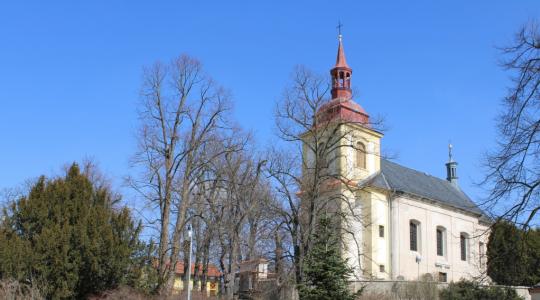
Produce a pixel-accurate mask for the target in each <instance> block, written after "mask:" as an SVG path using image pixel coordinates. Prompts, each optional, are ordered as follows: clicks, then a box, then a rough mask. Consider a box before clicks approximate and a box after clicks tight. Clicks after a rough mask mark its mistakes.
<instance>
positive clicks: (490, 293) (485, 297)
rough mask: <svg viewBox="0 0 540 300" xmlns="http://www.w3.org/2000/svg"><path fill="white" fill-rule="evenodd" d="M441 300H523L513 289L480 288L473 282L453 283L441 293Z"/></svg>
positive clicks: (497, 287)
mask: <svg viewBox="0 0 540 300" xmlns="http://www.w3.org/2000/svg"><path fill="white" fill-rule="evenodd" d="M440 299H441V300H521V299H523V298H521V297H519V296H518V295H517V293H516V291H515V290H514V289H512V288H506V287H499V286H480V285H479V284H478V283H476V282H473V281H466V280H462V281H459V282H452V283H450V284H449V285H448V287H447V288H445V289H443V290H441V292H440Z"/></svg>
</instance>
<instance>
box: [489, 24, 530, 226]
mask: <svg viewBox="0 0 540 300" xmlns="http://www.w3.org/2000/svg"><path fill="white" fill-rule="evenodd" d="M502 52H503V55H504V58H505V60H504V62H503V67H504V68H505V69H506V70H507V71H509V72H511V74H513V80H512V82H513V85H512V86H511V87H510V88H509V89H508V95H507V96H506V97H505V99H504V102H503V105H504V110H503V111H502V113H501V115H500V116H499V118H498V120H499V122H498V129H499V138H498V146H497V148H496V150H494V151H493V152H491V153H489V154H488V155H487V159H486V165H487V169H488V174H487V176H486V178H485V180H484V182H483V184H484V185H485V186H487V187H488V188H489V189H490V190H491V193H490V196H489V198H488V200H487V201H486V203H484V205H485V206H486V207H487V208H488V209H490V210H492V211H493V212H494V215H495V216H496V217H497V218H499V219H506V220H510V221H512V222H514V223H516V224H518V225H521V226H522V227H523V228H524V229H528V228H529V227H530V226H531V225H538V224H539V222H538V218H535V217H536V216H537V214H538V211H539V210H540V198H539V196H540V194H539V192H540V190H539V187H540V171H539V170H540V159H539V158H540V113H539V111H540V110H539V109H540V32H539V31H538V24H537V23H530V24H527V25H525V26H524V27H523V28H522V29H521V30H520V31H519V32H518V33H517V34H516V36H515V40H514V42H513V44H512V45H511V46H509V47H505V48H503V49H502Z"/></svg>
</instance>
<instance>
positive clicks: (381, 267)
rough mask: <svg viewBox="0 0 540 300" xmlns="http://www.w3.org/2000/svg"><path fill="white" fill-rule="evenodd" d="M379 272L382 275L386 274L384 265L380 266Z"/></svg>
mask: <svg viewBox="0 0 540 300" xmlns="http://www.w3.org/2000/svg"><path fill="white" fill-rule="evenodd" d="M379 272H381V273H384V272H385V268H384V265H379Z"/></svg>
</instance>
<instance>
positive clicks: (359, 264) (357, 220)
mask: <svg viewBox="0 0 540 300" xmlns="http://www.w3.org/2000/svg"><path fill="white" fill-rule="evenodd" d="M341 126H342V127H344V128H343V129H342V130H343V131H345V130H346V131H347V132H348V133H347V132H345V134H344V135H343V136H344V137H345V138H343V141H342V143H341V144H342V145H345V146H350V147H339V148H337V149H336V150H335V152H336V153H333V154H332V155H333V156H334V157H339V159H338V160H337V163H336V164H337V166H334V167H333V169H334V171H336V172H338V173H339V174H340V175H341V176H343V177H344V178H348V180H349V181H350V182H351V184H349V185H347V186H344V185H343V184H342V185H341V186H340V187H337V188H336V190H335V193H341V195H342V196H343V198H345V199H347V200H348V202H349V203H345V204H343V205H342V206H341V207H342V209H343V210H348V209H349V208H350V207H354V214H355V215H356V216H355V217H351V218H350V219H349V220H348V221H346V222H343V223H344V224H346V226H345V229H344V233H343V235H342V236H343V242H344V243H343V244H344V248H343V254H344V256H345V257H346V258H348V259H349V262H350V263H351V265H352V266H354V267H355V270H356V271H357V272H356V273H357V276H358V277H359V279H370V278H377V279H389V280H390V279H392V280H396V279H406V280H415V279H417V278H419V276H420V277H422V276H425V275H424V274H426V273H427V274H431V275H432V276H433V277H432V278H433V279H434V280H437V279H439V280H441V281H457V280H459V279H460V278H474V277H477V276H480V275H481V274H483V273H485V258H481V256H482V253H485V252H486V249H485V248H486V245H487V240H488V232H487V230H488V225H487V224H485V223H482V222H481V219H480V218H481V215H479V214H478V213H477V212H476V213H475V212H471V211H468V210H466V209H460V208H457V207H455V206H452V205H451V204H447V203H445V202H444V201H438V200H440V199H430V198H427V197H422V196H418V195H413V194H412V193H407V192H402V191H395V190H392V189H391V188H390V187H389V188H381V187H380V186H379V187H373V186H370V185H369V184H364V182H366V181H369V180H370V178H373V177H374V176H377V174H379V173H380V172H381V157H380V139H381V138H382V135H381V134H379V133H377V132H375V131H373V130H371V129H368V128H365V127H361V126H356V125H341ZM357 142H361V143H362V144H363V145H365V149H366V151H365V152H366V154H365V167H364V168H360V167H358V164H356V160H357V159H358V158H357V149H355V147H354V146H353V145H355V143H357ZM308 152H309V151H305V152H304V154H305V155H308V157H309V154H308ZM312 159H313V158H312V157H309V159H308V161H311V160H312ZM441 167H442V164H441ZM426 176H428V175H426ZM382 177H384V176H382ZM430 180H442V179H434V178H433V177H430ZM444 184H446V182H444ZM351 186H354V188H351ZM448 186H449V188H455V189H459V188H458V187H457V186H452V185H448ZM459 192H460V193H461V191H459ZM358 216H360V217H358ZM411 223H414V224H415V225H416V228H417V231H415V233H416V234H415V235H416V243H415V246H414V247H416V249H414V247H413V246H411V238H413V237H412V233H411ZM413 228H414V227H413ZM437 230H439V234H437ZM437 235H439V238H438V237H437ZM438 239H439V241H438ZM438 243H439V249H437V248H438V247H437V245H438ZM462 248H463V249H462ZM462 253H463V255H462ZM482 259H483V260H484V261H483V262H482Z"/></svg>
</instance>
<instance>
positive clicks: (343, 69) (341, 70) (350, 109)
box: [317, 34, 369, 126]
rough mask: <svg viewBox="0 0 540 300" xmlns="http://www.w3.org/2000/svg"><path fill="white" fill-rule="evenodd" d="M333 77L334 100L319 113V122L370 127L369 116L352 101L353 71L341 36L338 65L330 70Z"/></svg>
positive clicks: (323, 106) (322, 107)
mask: <svg viewBox="0 0 540 300" xmlns="http://www.w3.org/2000/svg"><path fill="white" fill-rule="evenodd" d="M330 74H331V75H332V99H331V100H330V101H329V102H328V103H326V104H324V105H322V106H321V108H320V109H319V111H318V112H317V118H318V120H319V122H328V121H333V120H339V121H343V122H347V123H356V124H361V125H364V126H369V115H368V114H367V113H366V111H365V110H364V109H363V108H362V107H361V106H360V105H359V104H358V103H356V102H354V101H353V100H352V90H351V77H352V69H351V68H350V67H349V65H347V60H346V59H345V50H344V49H343V42H342V37H341V34H340V35H339V44H338V52H337V58H336V65H335V66H334V67H333V68H332V69H331V70H330Z"/></svg>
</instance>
